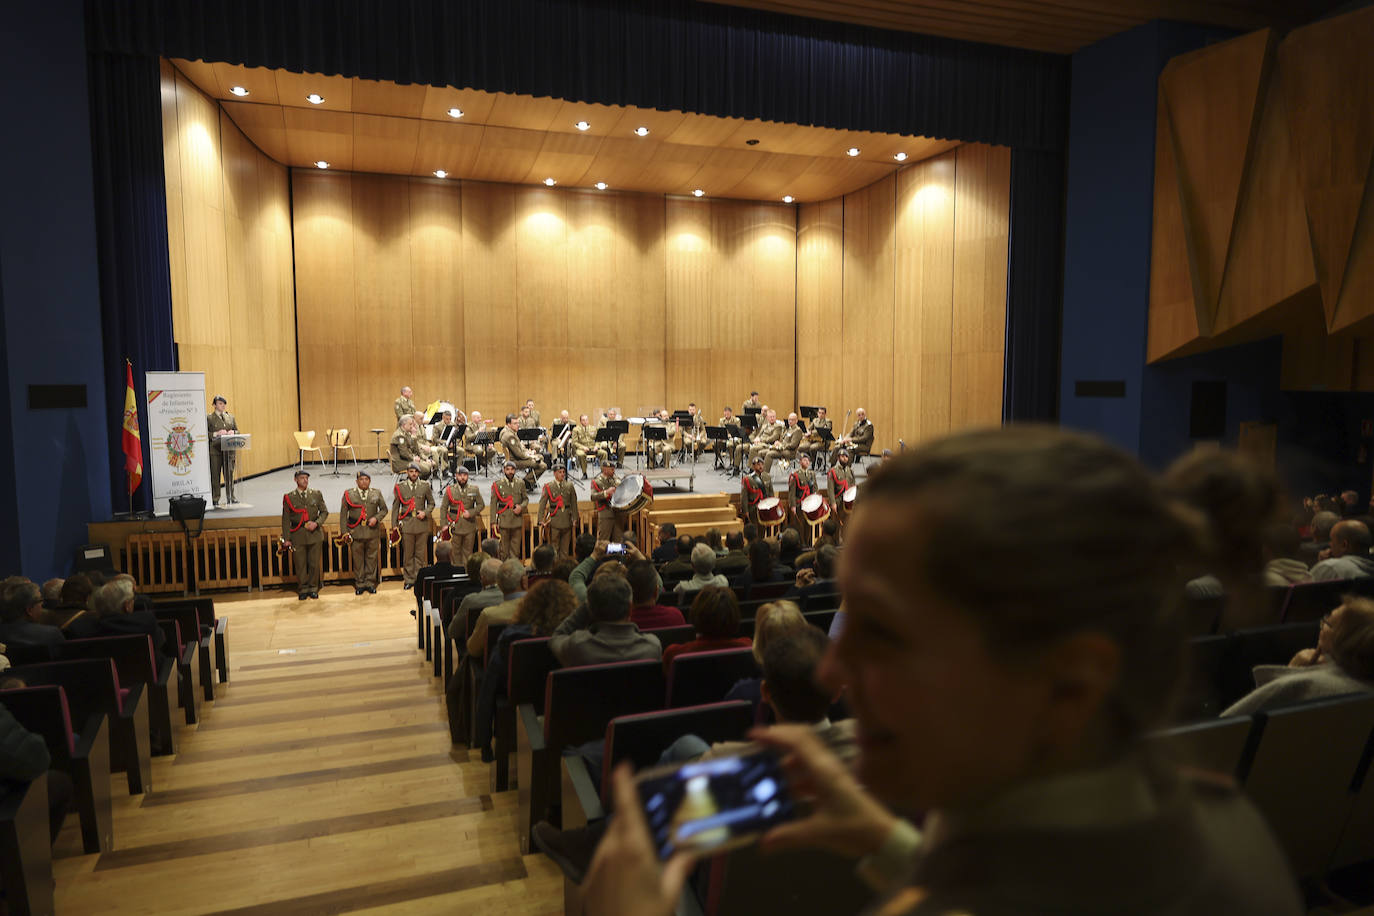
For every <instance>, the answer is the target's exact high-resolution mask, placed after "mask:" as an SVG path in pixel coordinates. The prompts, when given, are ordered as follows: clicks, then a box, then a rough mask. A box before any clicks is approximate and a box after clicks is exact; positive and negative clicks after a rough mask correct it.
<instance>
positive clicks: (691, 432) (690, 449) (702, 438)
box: [682, 401, 706, 461]
mask: <svg viewBox="0 0 1374 916" xmlns="http://www.w3.org/2000/svg"><path fill="white" fill-rule="evenodd" d="M687 412H688V413H689V414H691V415H692V419H691V421H690V422H689V423H688V424H687V425H686V426H684V427H683V428H682V446H683V448H685V449H686V450H687V454H689V455H691V457H692V460H693V461H695V460H696V459H697V458H698V456H700V455H701V452H702V450H703V449H704V448H705V447H706V418H705V417H703V416H702V415H701V411H700V410H698V409H697V405H696V402H695V401H693V402H692V403H690V404H688V405H687Z"/></svg>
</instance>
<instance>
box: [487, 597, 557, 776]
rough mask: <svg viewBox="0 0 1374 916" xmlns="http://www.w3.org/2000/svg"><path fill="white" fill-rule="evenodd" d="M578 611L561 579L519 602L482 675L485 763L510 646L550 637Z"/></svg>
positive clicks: (490, 757) (507, 668)
mask: <svg viewBox="0 0 1374 916" xmlns="http://www.w3.org/2000/svg"><path fill="white" fill-rule="evenodd" d="M576 609H577V596H576V595H574V594H573V590H572V586H570V585H568V583H567V582H563V581H560V580H558V579H545V580H542V581H540V582H536V583H534V584H533V585H531V586H530V589H529V591H527V592H525V596H524V597H523V598H521V599H520V602H519V605H518V606H517V608H516V611H515V620H514V621H512V622H511V623H510V624H509V625H507V626H506V628H505V629H504V630H502V631H501V636H500V638H499V639H497V641H496V648H495V651H493V652H492V654H491V659H490V660H489V661H488V662H487V669H486V671H485V672H483V674H482V687H481V690H480V691H479V692H478V697H477V747H478V748H480V749H481V752H482V761H483V762H484V763H490V762H491V761H492V760H493V759H495V758H494V757H493V754H492V748H491V736H492V722H493V720H494V719H495V717H496V701H497V700H498V699H500V698H501V697H503V696H505V695H506V672H507V671H509V670H510V666H509V659H510V644H511V643H513V642H515V641H516V640H519V639H529V638H531V637H534V636H551V635H552V634H553V631H554V630H555V629H557V627H558V625H559V624H560V623H562V622H563V621H564V620H565V619H567V617H568V615H570V614H571V613H572V612H573V611H574V610H576Z"/></svg>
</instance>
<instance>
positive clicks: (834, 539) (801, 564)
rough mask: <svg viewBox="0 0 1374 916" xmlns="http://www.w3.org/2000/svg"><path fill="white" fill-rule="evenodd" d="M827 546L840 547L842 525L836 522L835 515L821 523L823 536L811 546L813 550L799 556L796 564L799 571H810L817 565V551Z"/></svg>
mask: <svg viewBox="0 0 1374 916" xmlns="http://www.w3.org/2000/svg"><path fill="white" fill-rule="evenodd" d="M826 544H833V545H835V546H836V547H838V546H839V545H840V523H839V522H838V521H836V520H835V517H834V516H833V515H832V516H830V517H829V518H827V519H826V520H825V521H823V522H821V536H820V537H818V538H817V539H816V543H814V544H812V545H811V549H810V550H806V551H803V552H801V553H799V554H797V560H796V563H795V564H794V566H795V567H796V569H797V571H798V572H800V571H801V570H803V569H810V568H811V567H812V566H813V565H815V562H816V551H818V550H820V549H821V548H822V547H824V546H825V545H826Z"/></svg>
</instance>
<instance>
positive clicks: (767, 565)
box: [739, 538, 794, 585]
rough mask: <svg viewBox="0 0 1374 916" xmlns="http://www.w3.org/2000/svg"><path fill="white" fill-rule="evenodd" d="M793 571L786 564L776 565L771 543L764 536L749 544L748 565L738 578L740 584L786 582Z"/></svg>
mask: <svg viewBox="0 0 1374 916" xmlns="http://www.w3.org/2000/svg"><path fill="white" fill-rule="evenodd" d="M793 575H794V573H793V572H792V570H790V569H788V568H787V567H786V566H780V565H778V562H777V561H776V560H775V559H774V558H773V545H771V544H769V543H768V541H767V540H766V539H764V538H759V539H758V540H757V541H755V542H754V543H752V544H750V545H749V566H748V568H747V569H745V571H744V573H743V575H741V576H740V578H739V583H740V584H741V585H763V584H766V583H768V582H786V581H787V580H789V579H791V578H792V577H793Z"/></svg>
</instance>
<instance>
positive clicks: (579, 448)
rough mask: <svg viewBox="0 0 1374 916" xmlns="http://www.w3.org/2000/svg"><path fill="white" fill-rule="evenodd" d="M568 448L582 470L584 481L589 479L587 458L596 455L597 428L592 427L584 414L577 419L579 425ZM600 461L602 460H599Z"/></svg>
mask: <svg viewBox="0 0 1374 916" xmlns="http://www.w3.org/2000/svg"><path fill="white" fill-rule="evenodd" d="M568 447H569V448H570V449H571V450H572V454H573V456H574V457H575V458H577V466H578V467H579V468H581V469H582V479H583V480H586V479H587V456H588V455H593V456H595V455H596V452H597V449H596V428H595V427H593V426H592V424H591V422H590V420H589V419H588V417H587V415H586V414H585V413H584V414H582V415H581V416H580V417H578V418H577V425H576V426H574V427H573V433H572V439H570V440H569V443H568ZM598 460H600V459H599V458H598Z"/></svg>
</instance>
